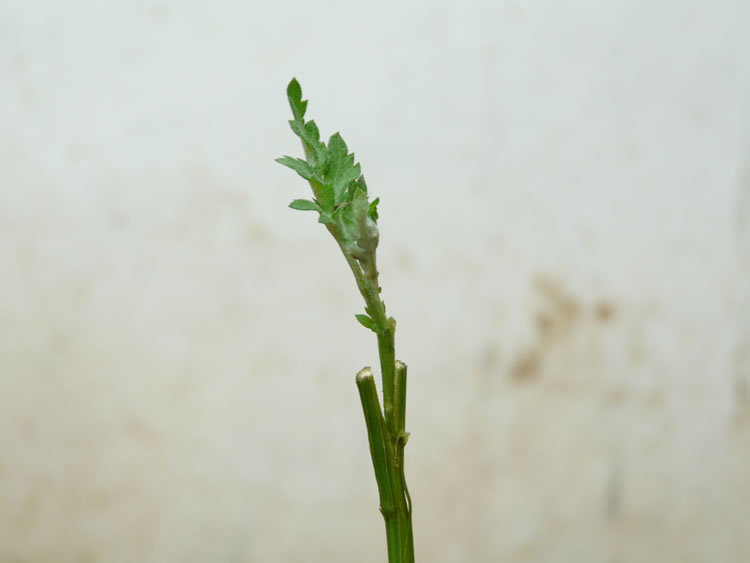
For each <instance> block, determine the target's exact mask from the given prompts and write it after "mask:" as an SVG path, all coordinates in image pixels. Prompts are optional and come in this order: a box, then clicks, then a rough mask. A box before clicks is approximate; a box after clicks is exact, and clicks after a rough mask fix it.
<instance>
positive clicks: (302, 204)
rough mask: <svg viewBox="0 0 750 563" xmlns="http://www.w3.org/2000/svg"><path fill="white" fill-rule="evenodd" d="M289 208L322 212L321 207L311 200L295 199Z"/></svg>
mask: <svg viewBox="0 0 750 563" xmlns="http://www.w3.org/2000/svg"><path fill="white" fill-rule="evenodd" d="M289 207H291V208H292V209H298V210H299V211H320V206H319V205H318V204H317V203H315V202H314V201H311V200H309V199H295V200H294V201H293V202H292V203H290V204H289Z"/></svg>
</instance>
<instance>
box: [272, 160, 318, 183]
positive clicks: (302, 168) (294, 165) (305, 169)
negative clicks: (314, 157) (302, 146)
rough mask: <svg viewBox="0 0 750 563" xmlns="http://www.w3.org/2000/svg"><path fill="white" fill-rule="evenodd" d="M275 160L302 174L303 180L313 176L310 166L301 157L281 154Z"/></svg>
mask: <svg viewBox="0 0 750 563" xmlns="http://www.w3.org/2000/svg"><path fill="white" fill-rule="evenodd" d="M276 162H278V163H279V164H283V165H284V166H288V167H289V168H291V169H292V170H294V171H295V172H296V173H297V174H299V175H300V176H302V177H303V178H304V179H305V180H309V179H311V178H312V177H313V171H312V168H310V165H309V164H308V163H307V162H305V161H304V160H302V159H301V158H293V157H291V156H282V157H281V158H277V159H276Z"/></svg>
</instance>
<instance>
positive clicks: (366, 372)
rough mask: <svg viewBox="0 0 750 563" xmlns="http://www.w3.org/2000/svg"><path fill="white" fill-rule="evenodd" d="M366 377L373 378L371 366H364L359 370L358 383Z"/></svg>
mask: <svg viewBox="0 0 750 563" xmlns="http://www.w3.org/2000/svg"><path fill="white" fill-rule="evenodd" d="M366 379H373V375H372V370H371V369H370V368H369V367H366V368H362V369H361V370H359V371H358V372H357V383H362V382H363V381H365V380H366Z"/></svg>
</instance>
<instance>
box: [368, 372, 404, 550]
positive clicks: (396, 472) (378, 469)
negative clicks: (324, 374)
mask: <svg viewBox="0 0 750 563" xmlns="http://www.w3.org/2000/svg"><path fill="white" fill-rule="evenodd" d="M401 366H403V364H401ZM399 372H400V373H402V374H403V375H404V377H403V378H401V380H402V381H403V383H404V386H403V391H405V383H406V378H405V375H406V369H405V366H404V369H401V370H399V371H398V372H397V373H399ZM356 381H357V388H358V389H359V396H360V400H361V401H362V410H363V411H364V415H365V424H366V425H367V436H368V440H369V443H370V455H371V457H372V464H373V467H374V469H375V480H376V482H377V484H378V491H379V493H380V512H381V513H382V514H383V519H384V520H385V532H386V538H387V545H388V561H389V563H414V539H413V534H412V526H411V501H410V500H409V492H408V489H406V481H405V479H404V472H403V448H404V444H405V440H403V439H401V438H400V437H399V438H397V439H396V440H395V442H394V440H393V436H392V435H391V434H390V433H389V431H388V428H387V426H386V421H385V418H384V417H383V411H381V410H380V401H379V400H378V393H377V389H376V388H375V379H374V378H373V376H372V371H371V370H370V368H364V369H363V370H361V371H360V372H359V373H358V374H357V378H356ZM404 397H405V396H404Z"/></svg>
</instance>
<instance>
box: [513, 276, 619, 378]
mask: <svg viewBox="0 0 750 563" xmlns="http://www.w3.org/2000/svg"><path fill="white" fill-rule="evenodd" d="M532 287H533V290H534V294H535V299H536V301H537V302H538V305H537V308H536V311H535V312H534V313H533V315H534V325H535V332H536V338H535V340H534V342H533V343H532V344H531V345H530V346H529V347H527V348H526V349H524V350H522V351H521V352H520V353H519V354H518V355H517V356H516V357H515V359H514V360H513V362H512V364H511V367H510V377H511V380H513V381H515V382H518V383H521V382H527V381H531V380H533V379H536V378H537V377H538V376H539V375H540V374H541V372H542V370H543V368H544V362H545V358H546V356H547V355H548V353H549V351H550V349H551V348H552V347H554V346H556V345H558V344H559V343H561V342H564V341H566V340H567V339H568V338H569V337H570V336H571V334H572V333H573V332H575V331H576V330H578V328H579V327H580V326H582V323H583V322H586V321H587V320H588V321H590V320H594V321H596V322H597V323H609V322H612V321H613V320H614V319H615V318H616V315H617V307H616V306H615V304H614V303H612V302H610V301H608V300H604V299H600V300H597V301H596V302H595V303H594V304H584V303H583V302H582V301H581V300H579V299H577V298H576V297H574V296H573V295H571V294H570V293H569V292H568V291H566V290H565V289H564V287H563V285H562V283H560V282H559V281H557V280H555V279H553V278H552V277H550V276H547V275H544V274H539V275H537V276H536V277H535V278H534V280H533V282H532Z"/></svg>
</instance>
